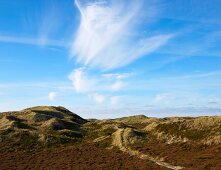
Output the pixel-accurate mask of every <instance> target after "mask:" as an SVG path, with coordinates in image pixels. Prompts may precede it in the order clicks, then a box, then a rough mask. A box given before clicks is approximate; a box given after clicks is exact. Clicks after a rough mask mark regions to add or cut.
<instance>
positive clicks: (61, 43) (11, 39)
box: [0, 35, 67, 47]
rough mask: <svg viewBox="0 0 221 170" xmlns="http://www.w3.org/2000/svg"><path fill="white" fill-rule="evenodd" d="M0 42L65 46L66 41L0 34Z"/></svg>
mask: <svg viewBox="0 0 221 170" xmlns="http://www.w3.org/2000/svg"><path fill="white" fill-rule="evenodd" d="M0 42H5V43H18V44H28V45H39V46H44V45H48V46H58V47H65V46H67V43H66V42H64V41H58V40H50V39H47V40H46V39H45V40H44V41H42V39H41V38H38V37H37V38H29V37H21V36H20V37H19V36H8V35H0Z"/></svg>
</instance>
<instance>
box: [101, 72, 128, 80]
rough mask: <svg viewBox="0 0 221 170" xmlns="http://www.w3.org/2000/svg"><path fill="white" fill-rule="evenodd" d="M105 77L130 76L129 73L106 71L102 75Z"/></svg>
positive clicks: (118, 77)
mask: <svg viewBox="0 0 221 170" xmlns="http://www.w3.org/2000/svg"><path fill="white" fill-rule="evenodd" d="M102 76H103V77H105V78H115V79H125V78H128V77H130V76H131V73H107V74H103V75H102Z"/></svg>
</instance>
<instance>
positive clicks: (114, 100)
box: [110, 96, 122, 105]
mask: <svg viewBox="0 0 221 170" xmlns="http://www.w3.org/2000/svg"><path fill="white" fill-rule="evenodd" d="M120 99H122V96H112V97H111V98H110V102H111V105H117V104H118V103H119V102H120Z"/></svg>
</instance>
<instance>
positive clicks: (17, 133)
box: [0, 106, 221, 169]
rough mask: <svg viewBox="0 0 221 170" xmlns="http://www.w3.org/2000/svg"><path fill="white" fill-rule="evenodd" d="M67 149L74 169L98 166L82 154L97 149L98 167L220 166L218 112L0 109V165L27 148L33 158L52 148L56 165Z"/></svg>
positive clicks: (45, 156) (64, 159) (64, 158)
mask: <svg viewBox="0 0 221 170" xmlns="http://www.w3.org/2000/svg"><path fill="white" fill-rule="evenodd" d="M45 149H46V150H45ZM48 149H50V150H48ZM107 149H108V151H107ZM12 151H13V152H12ZM69 151H70V152H73V153H75V154H77V153H78V154H80V155H81V157H78V158H77V157H72V159H73V161H72V163H70V166H73V162H74V160H76V161H77V162H78V163H77V164H78V166H76V167H79V168H77V169H81V168H80V167H84V168H83V169H90V168H91V166H92V165H93V166H94V169H99V167H100V164H101V162H100V163H99V161H100V159H101V158H100V157H96V156H95V157H93V156H92V157H91V159H94V163H93V161H92V162H91V161H87V158H86V157H87V156H88V154H89V155H90V154H92V155H96V153H99V154H100V155H102V160H103V161H104V162H103V164H104V166H103V168H101V167H100V168H101V169H130V168H131V169H148V167H149V168H150V167H151V168H150V169H221V154H220V153H221V116H203V117H171V118H150V117H146V116H144V115H135V116H129V117H123V118H117V119H106V120H97V119H90V120H86V119H84V118H82V117H80V116H79V115H77V114H74V113H72V112H71V111H69V110H67V109H66V108H64V107H53V106H37V107H32V108H27V109H24V110H21V111H15V112H4V113H0V169H4V168H5V169H7V168H8V165H9V164H13V163H12V162H16V161H17V163H18V162H19V161H18V160H20V159H19V155H20V152H25V154H27V155H29V153H30V152H31V153H34V154H35V159H42V160H48V161H49V160H51V159H50V158H49V155H50V153H51V152H55V153H56V154H57V157H56V158H55V159H54V160H53V162H54V163H53V164H52V165H51V166H50V168H51V169H60V168H61V167H60V164H62V163H64V162H66V164H69V163H67V161H68V160H69V156H67V155H68V152H69ZM107 153H108V154H107ZM23 154H24V153H23ZM39 154H40V155H39ZM59 154H61V155H63V156H62V161H61V162H60V164H56V159H58V160H60V157H59ZM108 155H112V158H109V157H108ZM29 156H30V155H29ZM51 156H52V155H51ZM115 156H116V157H115ZM7 157H8V158H9V159H7V160H6V158H7ZM11 157H13V158H14V159H11ZM190 157H191V159H190ZM120 158H124V159H123V160H121V159H120ZM33 159H34V158H33ZM83 159H85V161H83ZM115 159H116V160H115ZM79 160H82V161H80V162H79ZM113 160H114V161H113ZM202 160H203V161H202ZM105 161H107V162H112V163H111V164H108V163H107V162H106V163H105ZM134 161H135V162H139V163H138V164H134V163H133V162H134ZM34 162H35V161H34ZM49 162H50V161H49ZM49 162H47V161H46V162H45V164H41V165H43V166H44V165H45V166H47V164H49ZM1 163H2V164H1ZM23 164H27V167H28V165H29V163H28V162H25V163H23ZM3 165H4V166H3ZM16 165H17V164H16ZM80 165H81V166H80ZM106 165H107V166H106ZM128 165H129V166H128ZM39 166H40V164H39ZM20 168H21V167H20ZM50 168H49V169H50ZM12 169H16V168H15V167H14V166H13V167H12ZM30 169H32V168H31V167H30ZM33 169H36V167H35V168H33Z"/></svg>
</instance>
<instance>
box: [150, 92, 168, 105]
mask: <svg viewBox="0 0 221 170" xmlns="http://www.w3.org/2000/svg"><path fill="white" fill-rule="evenodd" d="M170 98H171V94H169V93H161V94H157V95H156V96H155V98H154V102H156V103H159V102H165V101H167V100H169V99H170Z"/></svg>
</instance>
